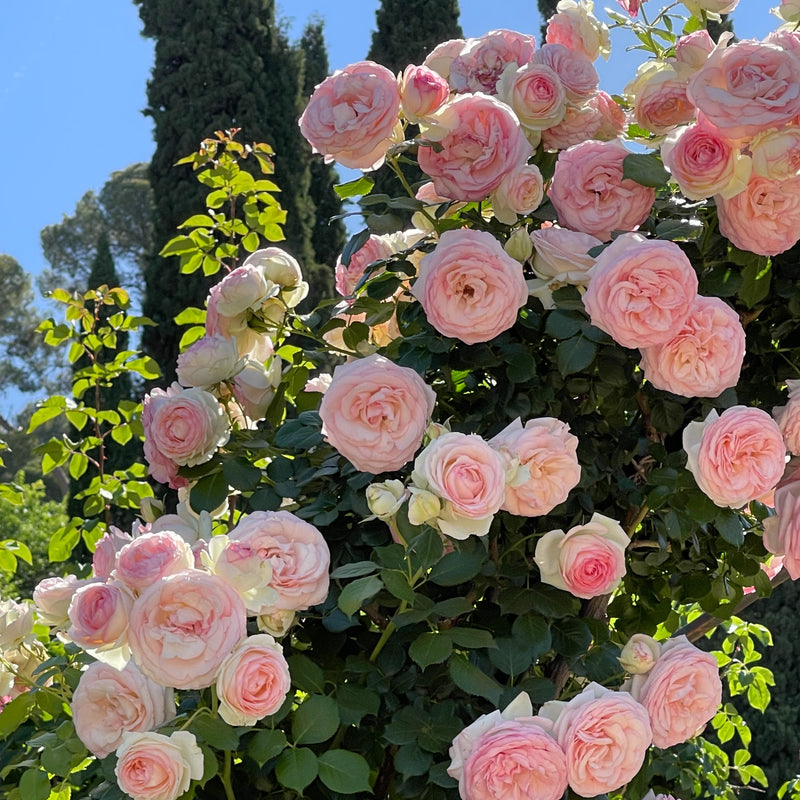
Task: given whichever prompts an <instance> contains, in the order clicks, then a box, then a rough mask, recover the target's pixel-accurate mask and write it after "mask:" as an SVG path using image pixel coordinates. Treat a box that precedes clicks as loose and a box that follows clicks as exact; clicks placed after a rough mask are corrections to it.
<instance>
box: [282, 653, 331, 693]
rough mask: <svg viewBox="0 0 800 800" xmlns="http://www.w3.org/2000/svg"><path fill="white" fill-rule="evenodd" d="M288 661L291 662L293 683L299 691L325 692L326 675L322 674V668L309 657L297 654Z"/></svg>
mask: <svg viewBox="0 0 800 800" xmlns="http://www.w3.org/2000/svg"><path fill="white" fill-rule="evenodd" d="M287 661H288V662H289V673H290V674H291V676H292V683H293V684H294V685H295V686H296V687H297V688H298V689H300V690H301V691H304V692H309V693H311V692H320V693H321V692H323V691H325V675H324V673H323V672H322V668H321V667H320V666H319V665H318V664H316V663H314V662H313V661H312V660H311V659H310V658H309V657H308V656H304V655H303V654H302V653H295V654H294V655H292V656H290V657H289V658H288V659H287Z"/></svg>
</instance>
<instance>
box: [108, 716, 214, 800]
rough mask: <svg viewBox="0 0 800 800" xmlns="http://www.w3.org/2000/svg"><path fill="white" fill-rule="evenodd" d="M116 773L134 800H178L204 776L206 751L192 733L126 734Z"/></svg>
mask: <svg viewBox="0 0 800 800" xmlns="http://www.w3.org/2000/svg"><path fill="white" fill-rule="evenodd" d="M114 774H115V775H116V777H117V784H118V785H119V788H120V789H122V791H123V792H125V793H126V794H128V795H130V796H131V798H133V800H177V798H178V797H180V796H181V795H182V794H185V793H186V792H187V791H188V790H189V786H190V785H191V782H192V781H193V780H194V781H199V780H200V779H201V778H202V777H203V751H202V750H201V749H200V748H199V747H198V745H197V740H196V739H195V738H194V734H193V733H190V732H189V731H175V732H174V733H173V734H171V735H170V736H164V734H162V733H127V734H125V736H124V737H123V740H122V744H121V745H120V746H119V748H118V749H117V765H116V767H114Z"/></svg>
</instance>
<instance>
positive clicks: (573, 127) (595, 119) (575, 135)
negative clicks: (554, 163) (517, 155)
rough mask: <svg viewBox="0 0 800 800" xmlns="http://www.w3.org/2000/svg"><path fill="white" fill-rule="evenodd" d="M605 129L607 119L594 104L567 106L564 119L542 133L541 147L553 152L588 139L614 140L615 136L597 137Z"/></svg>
mask: <svg viewBox="0 0 800 800" xmlns="http://www.w3.org/2000/svg"><path fill="white" fill-rule="evenodd" d="M621 110H622V109H620V111H621ZM623 122H624V120H623ZM606 127H607V118H606V116H605V115H604V113H603V112H601V110H600V108H599V107H598V105H597V103H596V102H592V101H590V102H588V103H584V104H583V105H582V106H568V107H567V113H566V114H565V115H564V119H562V120H561V122H559V123H558V125H552V126H551V127H549V128H545V129H544V130H543V131H542V145H543V146H544V149H545V150H550V151H555V150H566V149H567V148H569V147H573V146H574V145H578V144H582V143H583V142H585V141H587V140H588V139H598V140H600V139H601V138H602V139H603V140H607V139H615V138H616V135H614V136H610V137H608V136H603V137H600V136H599V135H598V134H599V133H600V131H601V130H605V129H606Z"/></svg>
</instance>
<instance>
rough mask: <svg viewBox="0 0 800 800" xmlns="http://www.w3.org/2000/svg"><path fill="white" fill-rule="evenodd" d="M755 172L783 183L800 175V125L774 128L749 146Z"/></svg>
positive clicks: (755, 139) (759, 136)
mask: <svg viewBox="0 0 800 800" xmlns="http://www.w3.org/2000/svg"><path fill="white" fill-rule="evenodd" d="M748 149H749V150H750V155H751V157H752V159H753V172H755V173H756V175H760V176H761V177H762V178H769V179H770V180H773V181H781V180H785V179H786V178H793V177H795V176H796V175H797V174H798V173H800V125H787V126H786V127H785V128H778V129H775V128H772V129H770V130H768V131H764V132H763V133H759V134H758V135H757V136H756V137H755V138H754V139H753V141H752V142H750V144H749V145H748Z"/></svg>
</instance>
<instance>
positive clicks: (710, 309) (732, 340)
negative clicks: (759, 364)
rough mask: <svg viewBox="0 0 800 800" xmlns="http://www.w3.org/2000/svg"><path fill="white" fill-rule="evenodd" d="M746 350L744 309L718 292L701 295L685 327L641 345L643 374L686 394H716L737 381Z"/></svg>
mask: <svg viewBox="0 0 800 800" xmlns="http://www.w3.org/2000/svg"><path fill="white" fill-rule="evenodd" d="M744 353H745V335H744V328H742V323H741V322H740V320H739V315H738V314H737V313H736V312H735V311H734V310H733V309H732V308H731V307H730V306H729V305H728V304H727V303H725V301H724V300H721V299H720V298H719V297H701V296H699V295H698V296H697V297H696V298H695V299H694V302H693V303H692V306H691V308H690V310H689V316H688V317H687V318H686V320H685V321H684V323H683V327H682V328H681V329H680V331H679V332H678V333H677V334H676V335H675V336H674V337H673V338H672V339H670V340H669V341H668V342H664V343H663V344H656V345H653V346H652V347H646V348H644V349H643V350H642V362H641V364H640V366H641V368H642V370H643V371H644V377H645V378H646V379H647V380H648V381H650V383H652V384H653V386H655V387H656V389H663V390H664V391H666V392H672V393H673V394H679V395H682V396H683V397H717V395H719V394H721V393H722V392H723V391H725V389H728V388H730V387H732V386H736V384H737V383H738V381H739V372H740V371H741V368H742V362H743V361H744Z"/></svg>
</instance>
